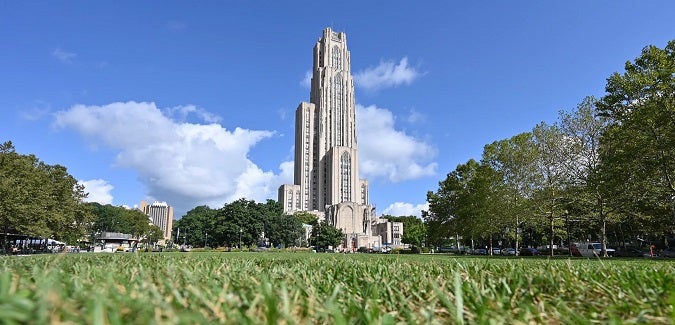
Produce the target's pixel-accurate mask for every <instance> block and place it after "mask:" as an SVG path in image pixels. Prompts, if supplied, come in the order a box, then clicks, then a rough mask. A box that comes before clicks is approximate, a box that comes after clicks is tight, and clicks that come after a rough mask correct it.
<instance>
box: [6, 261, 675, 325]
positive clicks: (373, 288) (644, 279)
mask: <svg viewBox="0 0 675 325" xmlns="http://www.w3.org/2000/svg"><path fill="white" fill-rule="evenodd" d="M674 303H675V263H674V262H672V261H656V260H654V261H652V260H644V261H642V260H632V261H631V260H611V259H610V260H587V259H574V260H568V259H555V260H548V259H527V258H514V259H498V258H470V257H469V258H466V257H464V258H457V257H451V256H440V255H435V256H434V255H424V256H419V255H417V256H409V255H400V256H396V255H367V254H352V255H342V254H309V253H188V254H186V253H183V254H179V253H145V254H131V253H129V254H70V255H43V256H26V257H24V256H16V257H1V258H0V323H7V324H11V323H38V324H44V323H71V324H84V323H86V324H129V323H134V324H139V323H142V324H152V323H157V324H185V323H228V324H231V323H237V324H240V323H253V324H260V323H267V324H278V323H288V324H296V323H299V324H305V323H330V324H346V323H361V324H373V323H376V324H393V323H412V324H421V323H431V324H433V323H436V324H448V323H490V322H491V323H510V324H513V323H553V324H556V323H564V324H568V323H574V324H583V323H595V322H603V323H605V322H607V323H650V324H654V323H657V324H658V323H662V324H670V323H671V322H672V319H673V318H675V317H674V316H675V314H674V311H673V304H674Z"/></svg>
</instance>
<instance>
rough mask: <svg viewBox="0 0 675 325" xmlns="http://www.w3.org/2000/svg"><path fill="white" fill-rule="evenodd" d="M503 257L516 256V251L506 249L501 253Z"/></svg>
mask: <svg viewBox="0 0 675 325" xmlns="http://www.w3.org/2000/svg"><path fill="white" fill-rule="evenodd" d="M501 253H502V255H516V249H515V248H511V247H509V248H504V249H502V251H501Z"/></svg>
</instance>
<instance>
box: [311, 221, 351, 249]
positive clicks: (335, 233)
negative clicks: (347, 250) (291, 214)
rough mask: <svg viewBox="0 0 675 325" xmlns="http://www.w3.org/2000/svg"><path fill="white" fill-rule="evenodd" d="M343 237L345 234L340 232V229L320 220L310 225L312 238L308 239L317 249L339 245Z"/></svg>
mask: <svg viewBox="0 0 675 325" xmlns="http://www.w3.org/2000/svg"><path fill="white" fill-rule="evenodd" d="M344 237H345V234H344V233H342V229H337V228H335V227H333V226H332V225H329V224H327V223H325V222H321V223H319V224H318V225H316V226H315V227H312V238H311V239H310V241H311V243H312V245H314V246H316V248H317V249H319V248H320V249H327V248H328V247H329V246H332V247H337V246H338V245H340V243H341V242H342V240H343V239H344Z"/></svg>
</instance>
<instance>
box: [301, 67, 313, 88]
mask: <svg viewBox="0 0 675 325" xmlns="http://www.w3.org/2000/svg"><path fill="white" fill-rule="evenodd" d="M300 86H302V87H304V88H307V89H309V88H311V87H312V70H307V71H305V77H304V78H302V80H301V81H300Z"/></svg>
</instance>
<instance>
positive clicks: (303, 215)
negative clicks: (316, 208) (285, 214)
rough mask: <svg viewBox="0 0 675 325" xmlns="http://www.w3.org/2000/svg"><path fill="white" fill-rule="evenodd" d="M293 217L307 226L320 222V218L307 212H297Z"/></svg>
mask: <svg viewBox="0 0 675 325" xmlns="http://www.w3.org/2000/svg"><path fill="white" fill-rule="evenodd" d="M293 215H294V216H295V217H296V218H298V220H300V222H301V223H303V224H306V225H315V224H317V223H318V222H319V218H318V217H317V216H316V215H315V214H312V213H310V212H307V211H297V212H295V213H294V214H293Z"/></svg>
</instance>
